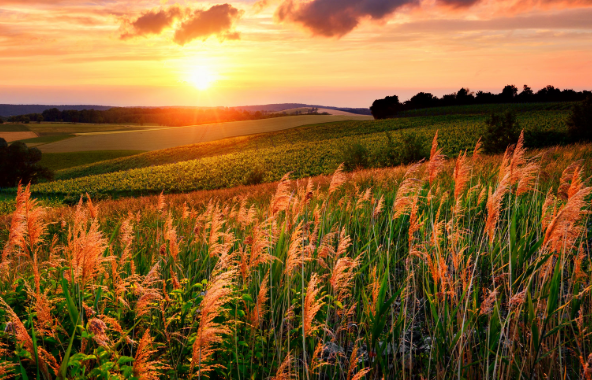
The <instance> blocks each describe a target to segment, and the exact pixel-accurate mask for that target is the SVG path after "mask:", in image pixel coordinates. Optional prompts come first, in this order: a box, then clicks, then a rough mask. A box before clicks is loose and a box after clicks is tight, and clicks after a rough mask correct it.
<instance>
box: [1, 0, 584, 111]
mask: <svg viewBox="0 0 592 380" xmlns="http://www.w3.org/2000/svg"><path fill="white" fill-rule="evenodd" d="M506 84H515V85H517V86H518V87H519V88H521V87H522V85H523V84H528V85H530V86H531V87H532V88H533V89H534V90H537V89H539V88H541V87H544V86H545V85H548V84H552V85H555V86H557V87H560V88H573V89H576V90H582V89H592V0H557V1H554V0H508V1H506V0H423V1H418V0H309V1H300V0H267V1H265V0H261V1H259V2H255V1H234V2H229V3H224V2H202V1H177V2H173V1H166V0H161V1H148V0H136V1H124V0H88V1H83V0H77V1H74V0H0V103H11V104H32V103H35V104H101V105H122V106H134V105H138V106H139V105H150V106H158V105H189V106H218V105H224V106H236V105H249V104H265V103H286V102H301V103H308V104H322V105H333V106H350V107H368V106H369V105H370V104H371V103H372V101H373V100H374V99H376V98H379V97H384V96H386V95H391V94H397V95H399V97H400V98H401V100H406V99H408V98H409V97H410V96H411V95H413V94H414V93H416V92H418V91H430V92H432V93H434V94H436V95H442V94H444V93H448V92H452V91H456V90H458V89H459V88H460V87H462V86H464V87H469V88H470V89H472V90H487V91H495V92H500V91H501V89H502V88H503V86H504V85H506Z"/></svg>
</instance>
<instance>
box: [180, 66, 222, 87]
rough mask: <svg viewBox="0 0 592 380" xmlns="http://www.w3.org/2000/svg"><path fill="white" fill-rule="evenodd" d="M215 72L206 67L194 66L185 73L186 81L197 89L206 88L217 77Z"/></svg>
mask: <svg viewBox="0 0 592 380" xmlns="http://www.w3.org/2000/svg"><path fill="white" fill-rule="evenodd" d="M217 77H218V76H217V74H216V73H215V72H213V71H212V70H210V69H209V68H207V67H203V66H200V67H195V68H193V69H192V70H191V71H190V72H189V73H188V74H187V82H188V83H190V84H191V85H193V86H194V87H196V88H197V89H198V90H202V91H203V90H207V89H208V88H210V87H211V86H212V84H213V83H214V82H215V81H216V79H217Z"/></svg>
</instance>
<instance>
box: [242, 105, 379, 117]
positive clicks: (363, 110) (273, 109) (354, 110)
mask: <svg viewBox="0 0 592 380" xmlns="http://www.w3.org/2000/svg"><path fill="white" fill-rule="evenodd" d="M303 107H316V108H328V109H331V110H338V111H344V112H351V113H356V114H359V115H371V114H372V113H371V112H370V108H344V107H330V106H321V105H311V104H304V103H278V104H264V105H258V106H239V107H234V108H238V109H241V110H245V111H251V112H257V111H267V112H281V111H284V110H289V109H293V108H303Z"/></svg>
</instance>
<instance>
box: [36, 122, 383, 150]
mask: <svg viewBox="0 0 592 380" xmlns="http://www.w3.org/2000/svg"><path fill="white" fill-rule="evenodd" d="M371 119H372V117H371V116H361V115H355V116H351V115H330V116H328V115H305V116H285V117H277V118H271V119H263V120H246V121H232V122H227V123H215V124H203V125H194V126H189V127H173V128H163V129H154V130H145V131H125V132H123V131H121V132H112V133H91V134H79V135H77V136H76V137H74V138H71V139H67V140H62V141H58V142H55V143H51V144H45V145H43V146H40V147H39V149H41V151H42V152H46V153H61V152H80V151H89V150H159V149H166V148H173V147H176V146H181V145H188V144H196V143H201V142H207V141H214V140H220V139H224V138H227V137H235V136H244V135H251V134H255V133H265V132H274V131H279V130H282V129H289V128H295V127H300V126H303V125H308V124H316V123H328V122H333V121H344V120H371Z"/></svg>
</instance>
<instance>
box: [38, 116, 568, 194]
mask: <svg viewBox="0 0 592 380" xmlns="http://www.w3.org/2000/svg"><path fill="white" fill-rule="evenodd" d="M566 118H567V112H565V111H547V112H530V113H523V114H520V115H519V117H518V121H519V123H520V124H521V126H522V128H524V129H525V131H527V132H528V133H533V132H537V133H547V132H556V133H563V132H564V131H565V120H566ZM484 119H485V116H483V115H445V116H437V117H426V118H421V117H415V118H399V119H391V120H380V121H348V122H341V123H328V124H322V125H313V126H307V127H301V128H296V129H290V130H286V131H279V132H274V133H269V134H265V135H260V136H248V137H242V138H236V139H227V140H220V141H215V142H212V143H205V144H198V145H194V146H186V147H181V148H175V149H168V150H162V151H156V152H148V153H143V154H140V155H136V156H132V157H128V158H119V159H115V160H109V161H104V162H100V163H96V164H90V165H86V166H80V167H75V168H71V169H66V170H63V171H59V172H57V173H56V178H57V179H59V180H58V181H55V182H52V183H46V184H40V185H36V186H34V187H33V191H34V192H35V193H37V194H53V195H67V194H75V195H76V194H80V193H85V192H91V193H95V194H96V193H103V194H111V195H140V194H150V193H160V192H161V191H163V190H164V191H165V192H181V191H191V190H197V189H214V188H221V187H231V186H236V185H239V184H242V183H244V181H245V176H246V175H247V174H248V173H249V171H250V170H252V169H253V168H257V167H259V168H263V170H264V171H265V175H264V179H263V180H264V181H266V182H271V181H277V180H278V179H279V178H281V177H282V176H283V174H284V173H286V172H292V175H293V176H294V177H296V178H302V177H307V176H315V175H319V174H328V173H331V172H332V171H333V170H335V169H336V168H337V166H338V165H339V163H340V162H342V152H343V150H344V148H345V147H346V146H348V144H353V143H360V144H363V145H364V146H366V147H367V148H368V150H369V151H370V153H371V154H372V155H375V156H376V155H379V154H380V152H381V149H384V148H385V146H386V141H387V140H386V135H385V131H392V132H393V133H392V136H393V138H394V139H397V136H400V134H401V133H405V132H407V131H410V130H411V131H413V132H414V133H416V134H417V135H418V136H419V137H420V138H421V140H422V141H424V142H425V144H424V145H425V150H426V151H429V141H431V139H432V138H433V136H434V134H435V133H436V130H438V131H439V136H440V142H441V146H442V147H443V149H444V153H445V154H446V155H449V156H451V157H454V156H455V155H457V154H458V153H459V152H460V151H461V150H463V149H469V148H471V147H472V146H474V144H475V143H476V142H477V140H478V139H479V137H480V136H482V134H483V130H484V123H483V121H484ZM527 142H528V141H527ZM554 142H555V143H556V142H557V141H556V140H555V141H554Z"/></svg>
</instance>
